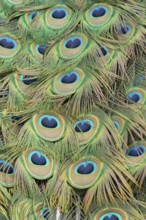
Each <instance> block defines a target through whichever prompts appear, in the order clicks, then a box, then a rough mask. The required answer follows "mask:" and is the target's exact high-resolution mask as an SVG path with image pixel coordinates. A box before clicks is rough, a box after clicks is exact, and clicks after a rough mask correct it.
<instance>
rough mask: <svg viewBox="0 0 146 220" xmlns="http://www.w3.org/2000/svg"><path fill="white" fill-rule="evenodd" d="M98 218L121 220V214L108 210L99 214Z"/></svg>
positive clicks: (102, 219) (101, 219)
mask: <svg viewBox="0 0 146 220" xmlns="http://www.w3.org/2000/svg"><path fill="white" fill-rule="evenodd" d="M100 220H122V216H121V215H120V214H118V213H114V212H110V213H106V214H104V215H103V216H101V217H100Z"/></svg>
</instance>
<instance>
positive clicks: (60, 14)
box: [50, 7, 68, 20]
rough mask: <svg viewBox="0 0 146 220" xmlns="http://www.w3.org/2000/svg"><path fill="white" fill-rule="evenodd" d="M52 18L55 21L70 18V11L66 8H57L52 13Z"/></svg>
mask: <svg viewBox="0 0 146 220" xmlns="http://www.w3.org/2000/svg"><path fill="white" fill-rule="evenodd" d="M50 16H51V17H52V18H54V19H59V20H60V19H64V18H66V17H67V16H68V11H67V10H66V9H65V8H61V7H60V8H55V9H53V10H52V11H51V13H50Z"/></svg>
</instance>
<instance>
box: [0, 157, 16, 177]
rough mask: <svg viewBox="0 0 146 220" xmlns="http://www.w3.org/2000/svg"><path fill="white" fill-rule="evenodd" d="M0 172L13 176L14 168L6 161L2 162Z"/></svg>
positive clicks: (0, 162)
mask: <svg viewBox="0 0 146 220" xmlns="http://www.w3.org/2000/svg"><path fill="white" fill-rule="evenodd" d="M0 172H1V173H7V174H13V173H14V167H13V165H12V164H10V163H8V162H7V161H5V160H0Z"/></svg>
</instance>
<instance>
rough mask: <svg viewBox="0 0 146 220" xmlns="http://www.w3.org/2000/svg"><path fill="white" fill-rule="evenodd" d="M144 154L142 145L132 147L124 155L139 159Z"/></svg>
mask: <svg viewBox="0 0 146 220" xmlns="http://www.w3.org/2000/svg"><path fill="white" fill-rule="evenodd" d="M144 153H146V147H144V146H142V145H138V146H133V147H131V148H130V149H128V150H127V152H126V155H127V156H130V157H139V156H141V155H143V154H144Z"/></svg>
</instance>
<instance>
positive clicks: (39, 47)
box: [36, 44, 47, 55]
mask: <svg viewBox="0 0 146 220" xmlns="http://www.w3.org/2000/svg"><path fill="white" fill-rule="evenodd" d="M46 48H47V46H46V44H44V45H36V51H37V52H38V53H39V54H41V55H44V53H45V51H46Z"/></svg>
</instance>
